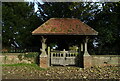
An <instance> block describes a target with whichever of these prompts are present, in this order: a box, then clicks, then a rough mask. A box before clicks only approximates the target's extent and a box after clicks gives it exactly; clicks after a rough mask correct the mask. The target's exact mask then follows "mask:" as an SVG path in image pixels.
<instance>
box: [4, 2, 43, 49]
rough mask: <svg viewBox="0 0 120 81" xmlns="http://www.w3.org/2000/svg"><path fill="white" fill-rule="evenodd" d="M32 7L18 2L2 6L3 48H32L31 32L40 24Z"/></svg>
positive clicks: (32, 38) (6, 3)
mask: <svg viewBox="0 0 120 81" xmlns="http://www.w3.org/2000/svg"><path fill="white" fill-rule="evenodd" d="M33 5H34V4H29V3H19V2H14V3H10V2H9V3H8V2H5V3H3V4H2V13H3V17H2V18H3V19H2V25H3V28H2V37H3V41H2V42H3V48H4V47H11V46H12V47H15V48H16V47H24V48H25V47H30V46H33V43H32V41H33V40H34V37H33V36H32V33H31V32H32V31H33V30H34V29H35V28H37V27H38V26H39V25H40V24H41V21H40V19H39V18H38V17H37V15H36V13H35V12H34V6H33Z"/></svg>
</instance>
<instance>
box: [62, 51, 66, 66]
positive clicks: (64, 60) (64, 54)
mask: <svg viewBox="0 0 120 81" xmlns="http://www.w3.org/2000/svg"><path fill="white" fill-rule="evenodd" d="M65 55H66V54H65V49H63V58H64V59H63V60H64V62H63V66H65Z"/></svg>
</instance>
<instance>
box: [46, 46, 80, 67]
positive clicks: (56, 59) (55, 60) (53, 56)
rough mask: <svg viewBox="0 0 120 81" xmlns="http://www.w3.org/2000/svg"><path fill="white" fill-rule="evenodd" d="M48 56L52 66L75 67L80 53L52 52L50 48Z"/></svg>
mask: <svg viewBox="0 0 120 81" xmlns="http://www.w3.org/2000/svg"><path fill="white" fill-rule="evenodd" d="M48 55H49V56H48V57H49V60H50V65H63V66H66V65H75V64H76V57H77V55H78V51H66V50H65V49H64V50H63V51H57V50H53V51H50V48H49V49H48Z"/></svg>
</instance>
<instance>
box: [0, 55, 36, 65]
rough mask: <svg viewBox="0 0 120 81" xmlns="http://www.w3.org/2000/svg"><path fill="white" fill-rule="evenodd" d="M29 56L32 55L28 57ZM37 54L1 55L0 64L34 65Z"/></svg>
mask: <svg viewBox="0 0 120 81" xmlns="http://www.w3.org/2000/svg"><path fill="white" fill-rule="evenodd" d="M30 55H33V56H31V57H30ZM37 56H38V54H37V53H33V54H32V53H2V55H0V59H2V64H16V63H29V64H31V63H36V62H37Z"/></svg>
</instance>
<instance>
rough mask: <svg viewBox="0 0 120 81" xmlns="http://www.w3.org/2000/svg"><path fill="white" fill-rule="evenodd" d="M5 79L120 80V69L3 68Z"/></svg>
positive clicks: (106, 67) (115, 67)
mask: <svg viewBox="0 0 120 81" xmlns="http://www.w3.org/2000/svg"><path fill="white" fill-rule="evenodd" d="M2 70H3V77H2V78H3V79H83V78H84V79H120V67H118V66H104V67H92V68H85V69H83V68H79V67H67V66H66V67H62V66H61V67H60V66H59V67H57V66H54V67H50V68H48V69H45V70H44V69H40V68H39V67H38V68H35V67H33V66H3V67H2Z"/></svg>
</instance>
